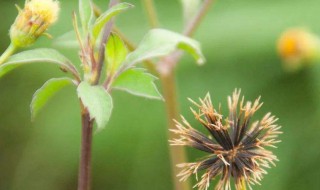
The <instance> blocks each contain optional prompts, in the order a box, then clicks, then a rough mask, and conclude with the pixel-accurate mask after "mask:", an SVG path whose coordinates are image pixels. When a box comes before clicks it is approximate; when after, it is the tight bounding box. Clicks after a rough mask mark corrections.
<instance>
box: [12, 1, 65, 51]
mask: <svg viewBox="0 0 320 190" xmlns="http://www.w3.org/2000/svg"><path fill="white" fill-rule="evenodd" d="M18 9H19V14H18V16H17V18H16V20H15V22H14V23H13V25H12V26H11V29H10V37H11V41H12V43H13V44H14V45H15V46H16V47H26V46H29V45H31V44H33V43H34V42H35V41H36V40H37V39H38V37H39V36H41V35H42V34H44V32H45V31H46V30H47V29H48V27H49V26H50V25H52V24H53V23H54V22H55V21H56V20H57V18H58V14H59V10H60V7H59V2H58V1H55V0H27V1H26V3H25V7H24V9H20V8H18Z"/></svg>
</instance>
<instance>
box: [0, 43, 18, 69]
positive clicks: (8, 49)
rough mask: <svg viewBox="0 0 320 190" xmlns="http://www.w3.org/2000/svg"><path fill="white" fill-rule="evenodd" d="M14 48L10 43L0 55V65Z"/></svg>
mask: <svg viewBox="0 0 320 190" xmlns="http://www.w3.org/2000/svg"><path fill="white" fill-rule="evenodd" d="M16 49H17V48H16V47H15V46H14V45H13V44H12V43H11V44H10V45H9V46H8V48H7V49H6V50H5V51H4V52H3V54H2V55H1V56H0V65H1V64H3V63H4V62H5V61H6V60H7V59H8V58H9V57H10V56H11V55H12V54H13V53H14V52H15V51H16Z"/></svg>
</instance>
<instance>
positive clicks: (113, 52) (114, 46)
mask: <svg viewBox="0 0 320 190" xmlns="http://www.w3.org/2000/svg"><path fill="white" fill-rule="evenodd" d="M127 54H128V50H127V47H126V45H125V44H124V42H123V41H122V40H121V38H120V37H119V36H118V35H117V34H115V33H113V34H112V35H110V37H109V40H108V43H107V46H106V50H105V57H106V61H107V63H108V71H110V72H114V71H115V70H116V69H117V68H118V67H119V66H120V65H121V63H122V62H123V61H124V60H125V58H126V56H127Z"/></svg>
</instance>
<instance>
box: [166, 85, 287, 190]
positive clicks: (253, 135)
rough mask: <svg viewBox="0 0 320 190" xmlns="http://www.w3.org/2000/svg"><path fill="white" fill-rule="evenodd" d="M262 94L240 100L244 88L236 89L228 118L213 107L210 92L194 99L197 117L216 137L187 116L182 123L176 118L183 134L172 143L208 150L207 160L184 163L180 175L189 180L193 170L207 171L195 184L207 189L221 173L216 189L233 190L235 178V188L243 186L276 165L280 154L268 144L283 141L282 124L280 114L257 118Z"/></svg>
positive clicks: (229, 99)
mask: <svg viewBox="0 0 320 190" xmlns="http://www.w3.org/2000/svg"><path fill="white" fill-rule="evenodd" d="M259 100H260V98H258V99H257V100H256V101H254V102H253V103H252V102H246V103H245V102H244V98H243V97H242V98H241V102H240V104H239V101H240V91H238V90H235V92H234V93H233V95H232V96H231V97H228V105H229V116H228V118H224V117H223V116H222V114H221V113H219V112H217V111H216V109H215V108H214V107H213V105H212V103H211V99H210V95H209V94H208V95H206V97H205V98H204V99H200V100H199V102H200V103H196V102H194V101H193V100H191V102H192V103H193V104H194V105H195V106H196V107H198V109H199V111H198V112H197V111H195V110H194V109H192V108H191V110H192V112H193V114H194V115H195V118H196V119H197V120H198V121H199V122H200V123H201V124H202V125H203V126H204V127H205V128H206V129H207V130H208V132H209V133H210V135H211V136H212V138H209V137H208V136H207V135H204V134H202V133H201V132H199V131H197V130H196V129H194V128H192V127H191V125H190V124H189V123H188V122H187V120H186V119H185V118H183V117H182V123H179V122H177V121H176V127H177V128H176V129H173V130H171V131H172V132H174V133H176V134H177V135H179V136H180V137H179V138H177V139H173V140H171V141H170V143H171V145H175V146H189V147H193V148H196V149H198V150H201V151H204V152H207V153H208V156H207V157H205V158H204V159H203V160H201V161H198V162H193V163H182V164H179V165H178V167H180V168H182V171H181V172H180V173H179V175H178V177H180V178H181V180H182V181H183V180H186V179H187V178H188V177H190V176H191V175H192V174H196V178H197V180H198V176H197V174H198V173H199V172H200V171H204V174H203V175H202V176H201V179H200V181H199V182H198V183H197V184H196V185H195V186H194V187H197V188H199V189H200V190H206V189H208V187H209V184H210V181H211V180H212V179H214V178H216V177H218V176H220V180H219V182H218V184H217V186H216V190H231V183H230V180H231V178H233V179H234V182H235V189H236V190H241V189H244V188H245V187H246V186H248V187H249V188H250V189H251V185H252V184H260V183H259V181H260V180H261V179H262V178H263V175H264V174H266V173H267V172H266V171H265V169H266V168H269V167H270V165H275V164H274V162H275V161H277V160H278V159H277V157H276V156H275V155H274V154H273V153H272V152H271V151H269V150H266V149H265V148H266V147H275V144H276V143H278V142H280V141H279V140H277V137H278V135H279V134H281V132H280V131H279V129H280V128H281V127H280V126H278V125H277V124H275V123H276V121H277V118H275V117H274V116H272V115H271V114H270V113H267V114H266V115H265V116H264V117H263V118H262V119H261V120H260V121H256V122H253V123H252V124H251V122H250V121H251V119H252V116H253V114H254V113H255V112H256V111H257V110H258V109H259V108H260V107H261V106H262V103H260V101H259Z"/></svg>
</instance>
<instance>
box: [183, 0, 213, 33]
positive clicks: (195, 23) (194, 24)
mask: <svg viewBox="0 0 320 190" xmlns="http://www.w3.org/2000/svg"><path fill="white" fill-rule="evenodd" d="M213 2H214V0H204V2H203V4H202V5H201V8H200V9H199V11H198V13H197V14H196V15H195V16H194V17H193V19H192V20H191V21H190V22H189V24H187V27H186V28H185V30H184V32H183V34H184V35H186V36H193V34H194V32H195V31H196V29H197V28H198V27H199V25H200V23H201V21H202V20H203V18H204V17H205V16H206V14H207V13H208V11H209V10H210V7H211V5H212V4H213Z"/></svg>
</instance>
